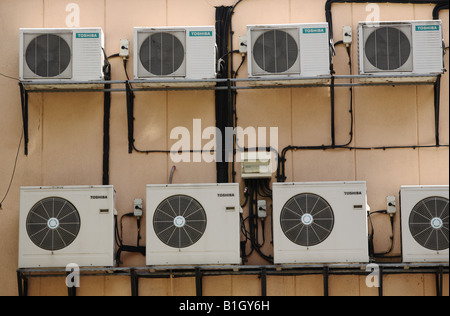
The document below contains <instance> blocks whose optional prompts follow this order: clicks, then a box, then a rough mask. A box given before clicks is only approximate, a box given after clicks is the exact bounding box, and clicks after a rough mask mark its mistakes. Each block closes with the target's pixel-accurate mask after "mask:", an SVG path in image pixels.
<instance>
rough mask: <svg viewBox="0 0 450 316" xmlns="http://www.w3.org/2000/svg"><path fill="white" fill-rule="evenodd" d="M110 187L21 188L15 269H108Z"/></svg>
mask: <svg viewBox="0 0 450 316" xmlns="http://www.w3.org/2000/svg"><path fill="white" fill-rule="evenodd" d="M114 200H115V192H114V188H113V187H112V186H79V187H77V186H74V187H23V188H21V190H20V220H19V225H20V226H19V268H59V267H60V268H65V267H66V266H67V265H68V264H70V263H75V264H77V265H79V266H80V267H91V266H95V267H113V266H114V252H115V242H114V241H115V238H114V236H115V235H114V226H115V225H114V215H116V211H115V209H114Z"/></svg>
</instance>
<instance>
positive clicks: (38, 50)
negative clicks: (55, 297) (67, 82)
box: [25, 34, 71, 78]
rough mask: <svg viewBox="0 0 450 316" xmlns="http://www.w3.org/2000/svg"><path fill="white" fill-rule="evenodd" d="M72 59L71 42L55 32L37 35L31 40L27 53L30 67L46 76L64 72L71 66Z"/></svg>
mask: <svg viewBox="0 0 450 316" xmlns="http://www.w3.org/2000/svg"><path fill="white" fill-rule="evenodd" d="M70 59H71V52H70V46H69V44H67V42H66V41H65V40H64V39H63V38H62V37H60V36H58V35H54V34H44V35H40V36H37V37H36V38H34V39H33V40H32V41H31V42H30V44H29V45H28V47H27V50H26V53H25V60H26V62H27V65H28V68H29V69H30V70H31V71H32V72H33V73H34V74H36V75H38V76H40V77H45V78H50V77H56V76H58V75H60V74H62V73H63V72H64V71H65V70H66V69H67V67H68V66H69V64H70Z"/></svg>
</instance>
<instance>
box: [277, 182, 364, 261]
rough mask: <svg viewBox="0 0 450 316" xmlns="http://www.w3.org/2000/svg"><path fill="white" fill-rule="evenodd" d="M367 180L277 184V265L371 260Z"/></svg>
mask: <svg viewBox="0 0 450 316" xmlns="http://www.w3.org/2000/svg"><path fill="white" fill-rule="evenodd" d="M368 209H369V207H368V205H367V196H366V183H365V182H323V183H322V182H316V183H274V184H273V232H274V237H273V238H274V260H275V263H276V264H303V263H367V262H369V247H368V229H367V212H368Z"/></svg>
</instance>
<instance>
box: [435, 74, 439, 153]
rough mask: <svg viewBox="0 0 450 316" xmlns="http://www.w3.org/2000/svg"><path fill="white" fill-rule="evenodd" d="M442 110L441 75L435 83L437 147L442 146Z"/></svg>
mask: <svg viewBox="0 0 450 316" xmlns="http://www.w3.org/2000/svg"><path fill="white" fill-rule="evenodd" d="M440 112H441V76H440V75H439V76H438V77H437V79H436V82H435V84H434V128H435V130H434V134H435V139H436V147H440V139H439V128H440V122H439V119H440Z"/></svg>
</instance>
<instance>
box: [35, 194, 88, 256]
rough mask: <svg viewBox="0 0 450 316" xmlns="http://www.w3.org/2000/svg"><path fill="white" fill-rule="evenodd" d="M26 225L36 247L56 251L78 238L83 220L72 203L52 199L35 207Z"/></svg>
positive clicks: (45, 200)
mask: <svg viewBox="0 0 450 316" xmlns="http://www.w3.org/2000/svg"><path fill="white" fill-rule="evenodd" d="M26 225H27V232H28V236H29V237H30V239H31V240H32V241H33V243H34V244H35V245H36V246H38V247H39V248H41V249H44V250H49V251H56V250H61V249H64V248H66V247H67V246H69V245H70V244H71V243H72V242H73V241H74V240H75V239H76V238H77V236H78V233H79V231H80V226H81V220H80V214H79V213H78V211H77V209H76V208H75V206H73V204H72V203H70V202H69V201H67V200H66V199H62V198H57V197H51V198H46V199H44V200H41V201H39V202H38V203H37V204H36V205H35V206H33V208H32V209H31V210H30V213H29V214H28V217H27V221H26Z"/></svg>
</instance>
